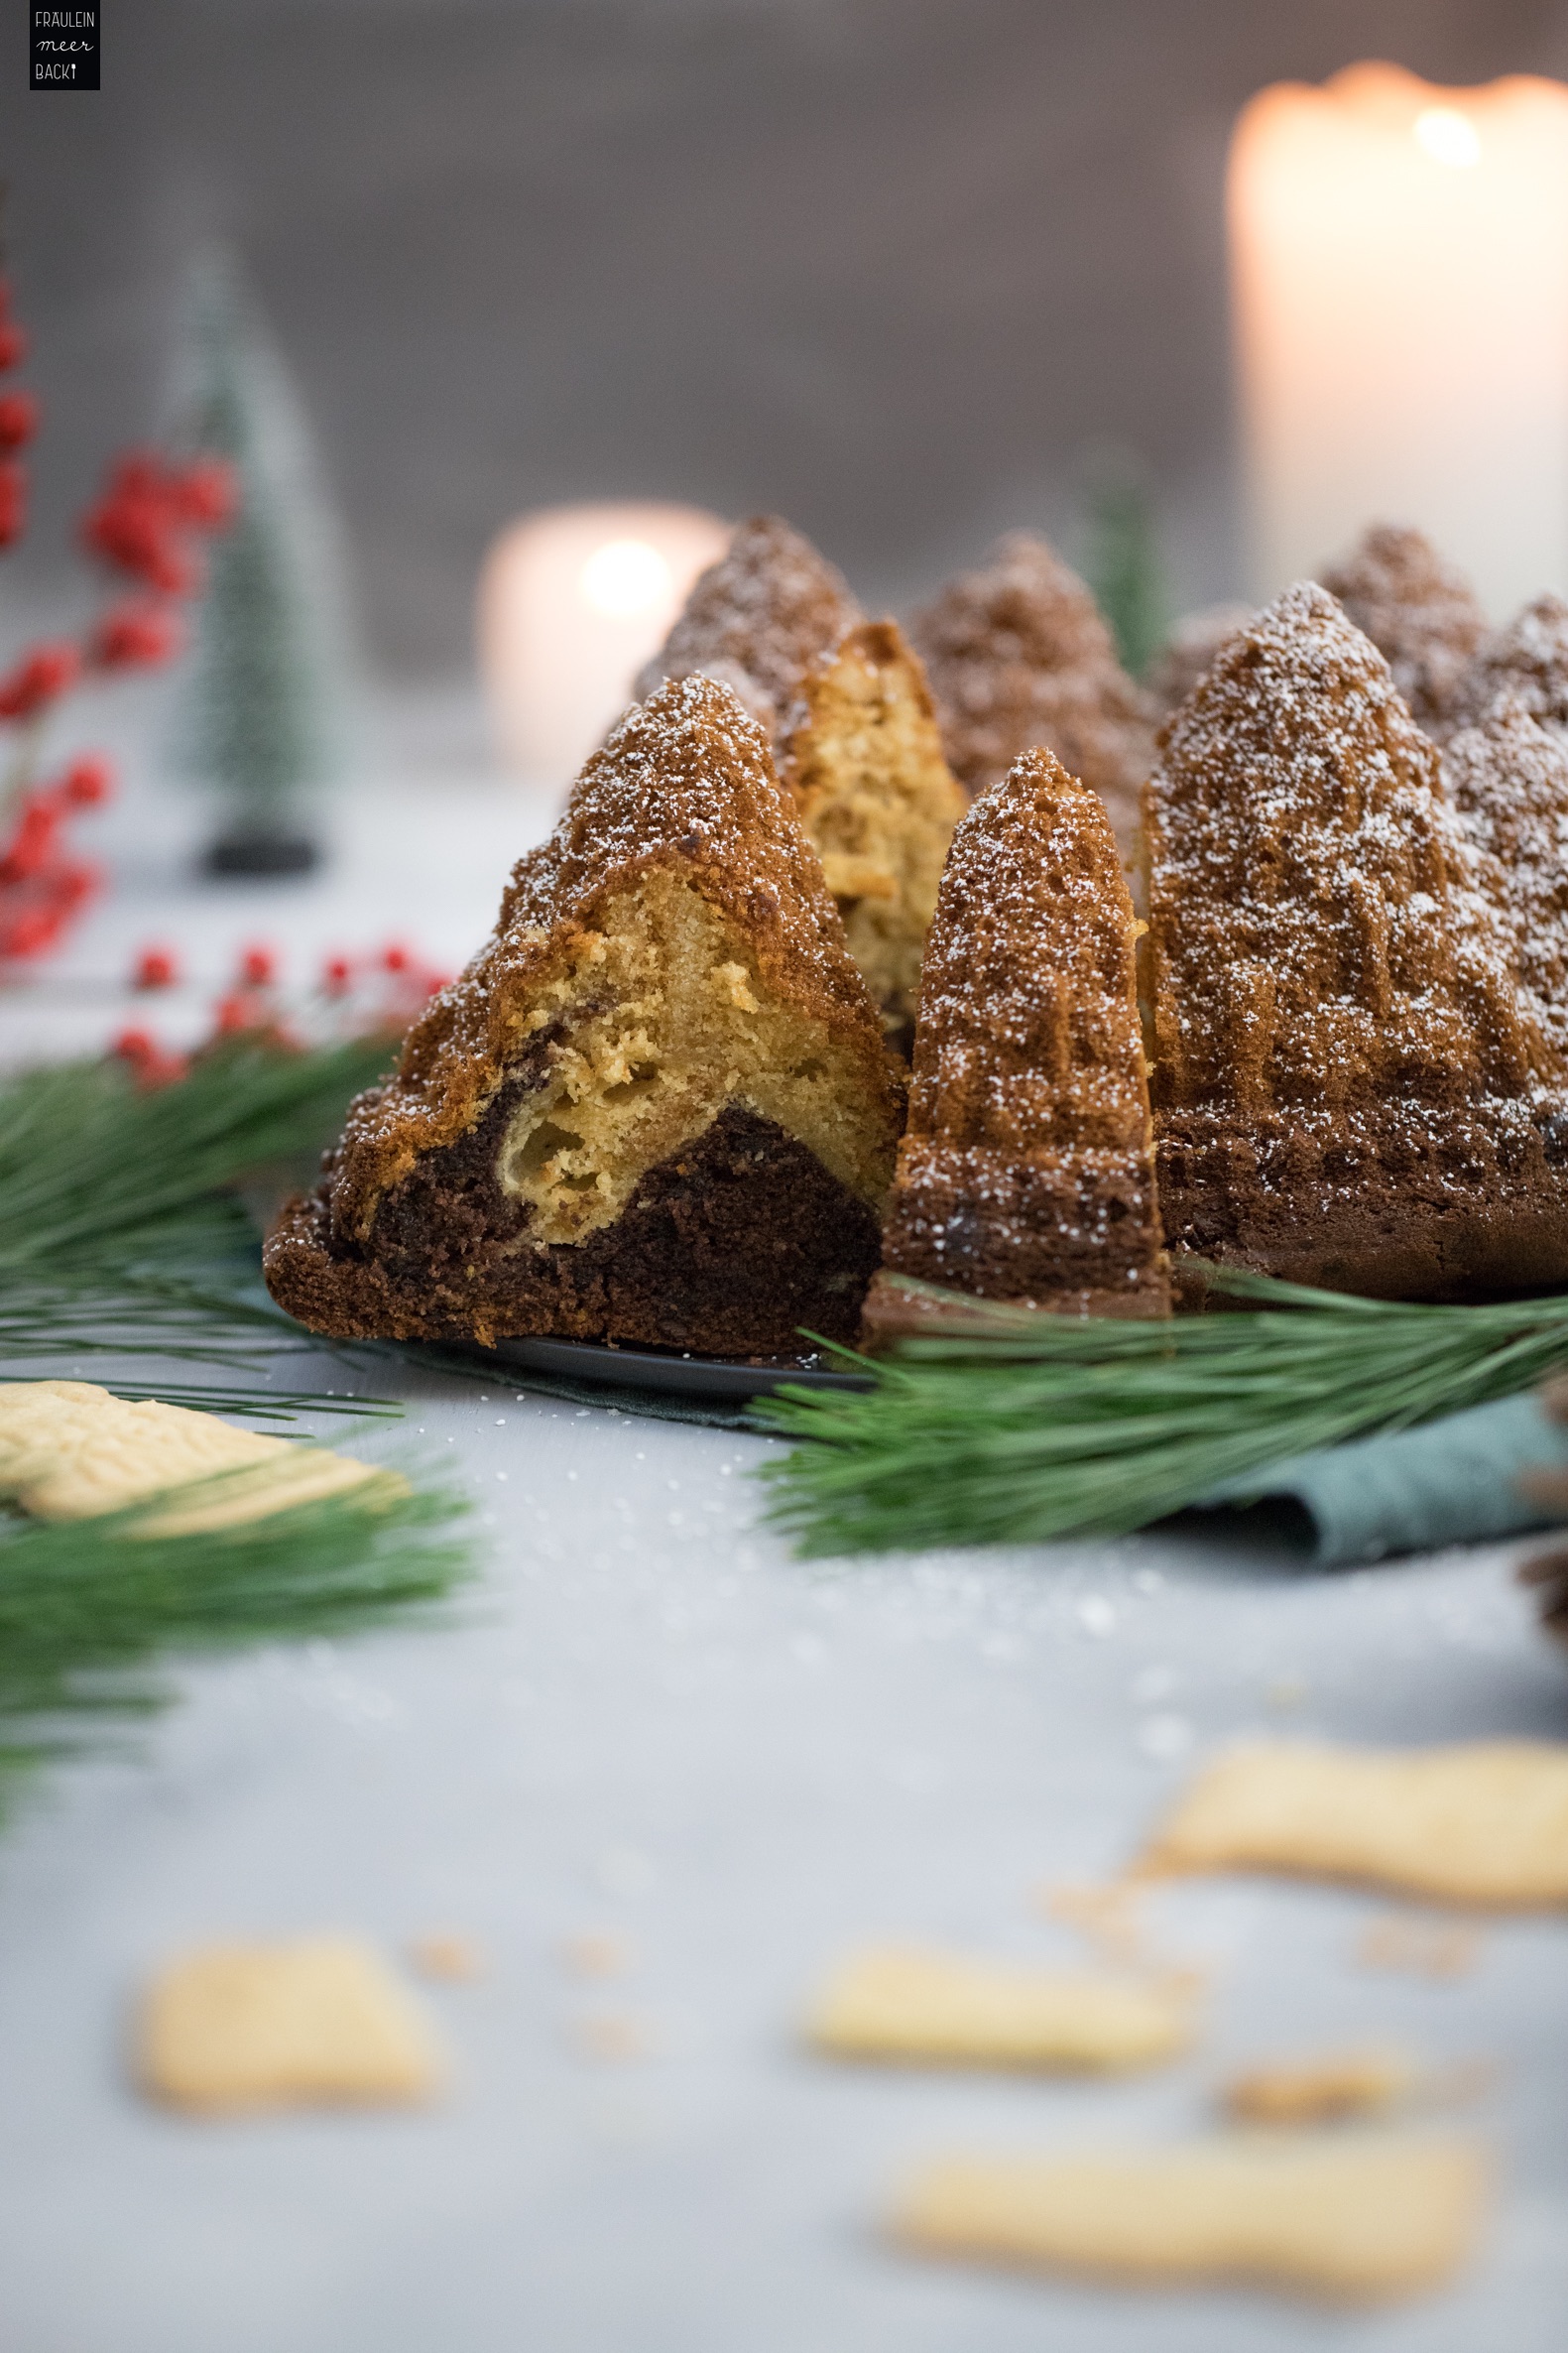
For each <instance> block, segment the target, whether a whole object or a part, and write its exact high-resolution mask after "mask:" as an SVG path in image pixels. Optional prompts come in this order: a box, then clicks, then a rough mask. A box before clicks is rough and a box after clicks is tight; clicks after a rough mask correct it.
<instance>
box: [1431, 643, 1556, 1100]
mask: <svg viewBox="0 0 1568 2353" xmlns="http://www.w3.org/2000/svg"><path fill="white" fill-rule="evenodd" d="M1443 780H1444V783H1445V785H1446V786H1447V789H1448V792H1449V795H1450V797H1451V798H1452V801H1453V804H1454V806H1455V808H1456V810H1457V811H1458V812H1459V815H1460V817H1461V818H1462V819H1463V821H1464V822H1465V824H1466V826H1467V828H1468V830H1469V832H1470V835H1471V838H1472V840H1473V841H1474V842H1475V844H1476V847H1477V850H1478V852H1479V853H1480V855H1481V857H1482V858H1484V859H1485V860H1487V861H1488V865H1487V869H1486V871H1487V875H1488V878H1489V880H1490V883H1491V890H1492V894H1493V896H1494V898H1495V900H1496V902H1497V904H1498V906H1499V909H1500V912H1501V913H1502V915H1503V917H1504V919H1505V921H1506V922H1508V924H1509V926H1510V928H1511V930H1512V934H1513V950H1514V957H1515V964H1516V969H1517V971H1518V975H1519V979H1520V982H1521V984H1522V985H1523V987H1524V988H1526V989H1527V990H1529V991H1530V992H1531V994H1532V996H1533V998H1534V999H1535V1012H1536V1017H1537V1018H1538V1019H1539V1020H1540V1021H1541V1023H1542V1024H1543V1025H1544V1026H1545V1027H1546V1028H1547V1029H1548V1030H1549V1032H1550V1034H1551V1036H1552V1038H1553V1040H1554V1042H1555V1044H1556V1046H1557V1048H1558V1051H1559V1053H1562V1054H1563V1055H1564V1056H1565V1058H1568V735H1565V734H1563V733H1562V732H1560V731H1559V730H1558V729H1556V728H1554V727H1546V726H1542V725H1541V724H1540V722H1539V720H1537V719H1536V718H1535V717H1534V716H1533V714H1532V713H1531V711H1530V709H1529V706H1528V704H1527V702H1526V700H1525V699H1524V697H1523V696H1522V695H1521V694H1519V693H1518V692H1517V691H1516V690H1511V689H1510V690H1507V691H1505V692H1504V693H1502V694H1500V695H1499V697H1498V699H1497V700H1496V702H1494V704H1493V705H1492V708H1491V709H1490V710H1489V711H1488V712H1487V714H1486V717H1485V719H1484V720H1483V721H1482V723H1481V725H1480V726H1478V727H1466V728H1462V729H1461V730H1460V731H1459V732H1458V733H1457V734H1455V735H1454V736H1452V737H1451V738H1450V740H1449V743H1448V745H1447V748H1446V749H1445V751H1444V753H1443Z"/></svg>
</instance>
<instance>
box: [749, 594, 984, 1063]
mask: <svg viewBox="0 0 1568 2353" xmlns="http://www.w3.org/2000/svg"><path fill="white" fill-rule="evenodd" d="M784 782H785V784H786V785H787V786H788V787H789V789H790V790H791V791H792V792H793V794H794V797H795V805H796V806H797V808H798V809H799V812H800V821H801V823H802V824H803V825H804V827H805V830H806V832H807V834H808V835H809V836H810V838H811V840H812V841H813V842H814V843H815V845H816V850H817V854H818V856H819V857H820V858H821V861H822V872H823V874H824V876H825V877H826V880H827V887H828V889H829V890H830V891H831V892H832V894H833V897H834V898H835V899H836V900H837V902H838V911H839V914H840V915H841V916H842V917H843V919H844V932H845V936H846V937H847V939H848V941H849V952H850V954H851V955H852V956H853V957H854V959H855V961H856V963H857V964H858V965H859V966H860V969H861V972H862V973H863V974H864V976H865V980H866V985H867V987H868V988H869V989H870V991H871V994H872V996H873V998H874V999H875V1001H876V1003H877V1004H878V1005H879V1006H880V1007H881V1008H882V1012H883V1018H884V1020H885V1022H886V1024H887V1026H888V1029H889V1032H890V1034H891V1035H892V1036H893V1037H894V1038H895V1039H896V1040H897V1041H899V1043H900V1044H902V1045H904V1046H907V1044H908V1042H909V1040H910V1038H911V1037H912V1034H913V1023H914V1014H915V1008H916V1006H917V1004H918V1002H919V994H920V959H921V957H922V956H923V954H924V952H925V934H926V932H927V930H928V929H930V922H931V917H932V915H933V913H934V912H935V908H936V886H937V883H938V882H939V880H940V879H941V872H942V861H943V859H944V858H945V857H946V855H947V845H948V843H949V842H950V841H951V840H952V838H953V827H954V826H955V825H956V824H957V822H958V820H959V818H960V817H961V816H962V815H963V813H964V809H965V806H966V803H965V800H964V796H963V793H962V792H961V790H960V789H959V787H958V785H957V784H956V783H955V781H954V779H953V775H952V771H951V770H950V769H949V767H948V765H947V762H946V761H945V760H944V759H943V757H942V739H941V734H940V731H939V729H938V727H937V724H936V715H935V712H934V710H933V708H932V704H931V697H930V692H929V689H928V688H927V686H926V683H925V674H924V672H923V671H922V670H921V668H920V663H919V658H918V656H917V655H915V654H914V653H912V652H911V650H910V649H909V647H908V646H906V645H905V642H904V638H903V636H902V634H901V633H900V631H899V628H898V626H897V624H896V623H895V622H892V621H867V622H864V623H863V624H862V625H861V626H860V627H859V628H858V629H853V630H851V631H850V633H849V635H848V636H847V637H846V638H845V639H843V641H842V642H841V643H840V645H839V646H838V648H837V649H836V651H835V652H833V653H832V654H829V655H827V656H825V657H824V659H823V660H822V661H821V662H820V663H819V664H818V665H817V667H816V669H815V670H813V671H811V672H809V673H808V675H807V676H806V678H805V679H804V680H803V681H802V682H801V688H800V698H799V701H798V703H797V704H796V708H795V714H794V724H793V726H792V727H791V729H790V732H789V736H788V740H787V742H786V744H785V746H784Z"/></svg>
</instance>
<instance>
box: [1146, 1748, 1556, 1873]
mask: <svg viewBox="0 0 1568 2353" xmlns="http://www.w3.org/2000/svg"><path fill="white" fill-rule="evenodd" d="M1144 1867H1145V1868H1146V1869H1149V1870H1154V1871H1161V1870H1164V1871H1238V1870H1240V1871H1248V1870H1251V1871H1280V1872H1288V1873H1292V1874H1299V1875H1301V1876H1304V1877H1307V1878H1313V1879H1346V1880H1356V1881H1361V1882H1364V1883H1367V1884H1369V1885H1372V1886H1377V1887H1387V1888H1398V1889H1401V1890H1403V1891H1404V1892H1406V1893H1408V1894H1412V1895H1421V1896H1428V1897H1435V1898H1438V1899H1440V1900H1442V1901H1443V1902H1446V1903H1451V1904H1464V1905H1475V1906H1477V1907H1482V1908H1495V1909H1497V1910H1499V1911H1548V1910H1556V1909H1559V1908H1560V1907H1562V1906H1563V1905H1568V1744H1565V1743H1562V1742H1554V1741H1544V1740H1542V1741H1532V1740H1511V1741H1504V1740H1499V1741H1477V1742H1475V1743H1472V1744H1468V1745H1465V1746H1461V1747H1456V1748H1435V1749H1408V1750H1397V1749H1390V1750H1375V1749H1338V1748H1327V1747H1321V1746H1316V1745H1312V1744H1308V1743H1304V1742H1303V1743H1301V1744H1299V1745H1298V1744H1296V1743H1285V1742H1279V1743H1273V1742H1257V1743H1250V1744H1248V1745H1246V1746H1243V1747H1239V1748H1236V1749H1233V1750H1231V1751H1230V1752H1229V1753H1228V1754H1227V1755H1224V1756H1221V1757H1217V1758H1216V1759H1215V1761H1214V1762H1213V1764H1211V1765H1208V1766H1205V1767H1204V1769H1203V1770H1202V1771H1201V1772H1200V1773H1199V1774H1198V1775H1197V1777H1196V1779H1195V1780H1194V1781H1193V1782H1192V1783H1191V1784H1190V1785H1189V1786H1188V1788H1187V1789H1186V1790H1185V1791H1184V1792H1183V1793H1182V1796H1180V1797H1179V1798H1178V1799H1177V1801H1176V1804H1175V1806H1174V1808H1173V1809H1172V1811H1171V1812H1170V1813H1169V1814H1168V1815H1167V1817H1166V1818H1165V1820H1164V1821H1163V1822H1161V1823H1160V1825H1159V1827H1158V1829H1157V1830H1156V1832H1155V1834H1154V1836H1153V1838H1152V1840H1151V1841H1150V1843H1149V1846H1148V1849H1147V1852H1146V1855H1145V1857H1144Z"/></svg>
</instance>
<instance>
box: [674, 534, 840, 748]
mask: <svg viewBox="0 0 1568 2353" xmlns="http://www.w3.org/2000/svg"><path fill="white" fill-rule="evenodd" d="M861 618H862V615H861V610H860V607H859V605H857V604H856V602H855V599H854V598H853V597H852V596H851V594H850V592H849V589H848V587H847V586H846V585H845V582H844V580H843V578H842V576H841V574H840V573H839V572H837V571H836V570H835V569H834V567H833V565H832V564H830V563H829V562H828V560H827V558H826V557H825V556H819V555H818V554H817V552H816V550H815V548H813V547H812V545H811V543H810V541H809V540H808V539H805V538H803V537H802V536H801V534H800V533H799V532H797V531H792V530H791V529H790V527H789V525H788V524H787V523H784V522H783V521H782V520H781V519H780V517H779V516H777V515H754V516H753V517H752V518H751V520H750V522H748V523H742V524H741V525H739V527H738V528H737V530H736V533H735V536H734V538H733V539H732V540H731V542H730V544H729V547H728V549H727V550H726V551H725V553H724V555H722V556H721V557H719V560H718V562H717V563H710V564H709V566H708V568H707V570H706V571H705V572H702V573H700V574H699V575H698V577H697V579H696V580H695V581H694V583H693V585H692V589H691V593H690V595H689V596H688V597H687V598H686V601H685V604H684V606H683V607H682V609H681V611H680V613H679V614H678V615H677V617H676V619H675V621H674V624H673V626H672V627H671V629H670V632H669V635H668V636H667V637H666V638H665V640H664V642H663V646H662V647H661V648H660V650H659V652H658V653H657V654H656V655H655V656H654V658H653V660H652V661H651V662H649V663H647V664H646V665H645V666H644V668H643V670H642V671H641V672H640V673H639V675H638V679H637V682H636V685H635V687H634V689H633V691H634V693H635V694H636V696H637V699H638V700H639V701H640V702H646V701H647V700H648V697H649V696H650V695H651V694H652V693H653V692H654V690H655V688H656V687H657V686H659V685H660V684H661V683H662V682H663V680H665V679H684V678H690V677H691V676H692V675H693V673H695V672H698V671H700V672H701V673H702V674H703V676H704V677H706V678H710V679H718V680H719V681H721V682H722V683H723V684H724V685H726V686H728V687H729V688H730V689H731V690H732V692H733V693H735V694H737V695H738V696H739V697H740V700H741V701H742V702H743V703H744V704H745V706H746V708H747V709H748V710H749V711H750V712H751V714H752V716H753V718H754V719H757V720H759V721H760V722H761V724H762V726H763V727H764V728H765V729H766V730H767V732H768V734H769V736H770V738H771V739H772V741H773V744H774V748H775V750H776V751H777V750H778V748H779V743H780V738H781V733H782V730H783V728H784V723H785V721H786V719H787V716H788V712H789V708H790V705H791V703H792V702H793V700H794V696H795V692H796V689H797V687H798V685H799V682H800V680H801V678H802V677H803V676H804V674H805V672H806V671H808V670H810V669H813V668H814V667H815V665H816V664H817V663H818V662H819V661H820V660H821V659H822V657H823V655H824V654H827V653H829V652H830V651H831V650H832V648H833V647H834V646H836V645H837V644H838V641H839V639H840V638H841V637H842V636H843V634H844V632H845V630H846V629H852V628H853V627H854V626H855V623H856V622H857V621H859V620H860V619H861Z"/></svg>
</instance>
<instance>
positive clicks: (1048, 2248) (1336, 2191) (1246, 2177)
mask: <svg viewBox="0 0 1568 2353" xmlns="http://www.w3.org/2000/svg"><path fill="white" fill-rule="evenodd" d="M1489 2187H1490V2167H1489V2166H1488V2164H1487V2161H1486V2159H1485V2157H1484V2155H1483V2154H1482V2152H1481V2151H1480V2150H1478V2149H1476V2148H1474V2147H1472V2146H1470V2145H1469V2144H1467V2143H1465V2142H1462V2141H1454V2140H1435V2139H1434V2140H1404V2139H1398V2140H1395V2139H1374V2140H1364V2139H1361V2138H1359V2137H1349V2138H1344V2139H1341V2138H1338V2137H1335V2138H1331V2139H1327V2140H1313V2139H1310V2138H1304V2139H1299V2138H1295V2137H1292V2138H1291V2139H1290V2140H1288V2141H1278V2142H1270V2141H1265V2140H1262V2139H1260V2140H1256V2141H1254V2140H1245V2139H1238V2140H1236V2141H1225V2140H1217V2141H1214V2142H1208V2143H1204V2142H1198V2143H1194V2144H1191V2145H1189V2146H1187V2147H1185V2148H1181V2147H1177V2148H1170V2149H1160V2150H1147V2151H1128V2152H1126V2153H1115V2152H1111V2151H1107V2152H1105V2153H1104V2154H1100V2153H1096V2154H1094V2155H1086V2156H1083V2157H1076V2158H1034V2159H1029V2158H994V2159H968V2158H951V2159H947V2160H945V2161H942V2162H939V2163H937V2164H934V2165H930V2166H927V2167H925V2168H924V2170H923V2171H922V2172H920V2173H918V2174H916V2176H915V2177H914V2179H913V2180H912V2181H911V2182H910V2183H909V2185H908V2187H907V2188H906V2189H905V2193H904V2195H903V2197H902V2198H901V2200H900V2201H899V2203H898V2205H897V2207H896V2209H895V2211H894V2215H893V2228H894V2230H895V2232H896V2233H897V2235H898V2236H899V2237H900V2238H901V2239H903V2240H905V2242H906V2243H907V2244H909V2245H911V2246H914V2247H917V2248H919V2249H921V2250H922V2251H924V2252H927V2253H931V2254H939V2255H957V2256H968V2257H973V2258H976V2259H978V2260H980V2261H991V2262H995V2263H1005V2264H1016V2265H1024V2266H1028V2267H1038V2268H1040V2269H1042V2270H1046V2271H1064V2272H1076V2273H1087V2274H1090V2275H1092V2276H1095V2277H1098V2278H1101V2279H1105V2280H1111V2281H1125V2282H1127V2283H1128V2284H1130V2285H1133V2286H1141V2287H1160V2286H1166V2287H1183V2288H1189V2287H1198V2286H1204V2285H1211V2284H1212V2285H1221V2284H1224V2283H1227V2282H1238V2283H1249V2284H1252V2285H1254V2286H1257V2287H1263V2288H1274V2289H1279V2290H1282V2291H1285V2292H1286V2293H1294V2294H1298V2295H1307V2296H1312V2297H1316V2298H1319V2299H1322V2300H1325V2301H1330V2302H1335V2303H1381V2302H1385V2301H1391V2300H1392V2299H1393V2298H1395V2297H1398V2296H1402V2295H1411V2294H1415V2293H1417V2292H1419V2291H1421V2290H1423V2289H1428V2288H1435V2287H1437V2286H1438V2285H1439V2284H1440V2283H1441V2282H1443V2281H1444V2280H1447V2279H1448V2278H1450V2277H1451V2276H1452V2274H1453V2273H1454V2272H1456V2271H1457V2270H1458V2269H1459V2266H1460V2265H1461V2264H1462V2263H1463V2262H1464V2260H1465V2258H1466V2257H1467V2256H1468V2255H1469V2254H1470V2252H1471V2250H1472V2248H1473V2246H1474V2244H1475V2241H1476V2238H1477V2235H1478V2233H1479V2229H1480V2225H1481V2222H1482V2219H1483V2215H1484V2212H1485V2209H1486V2204H1487V2198H1488V2190H1489Z"/></svg>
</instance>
